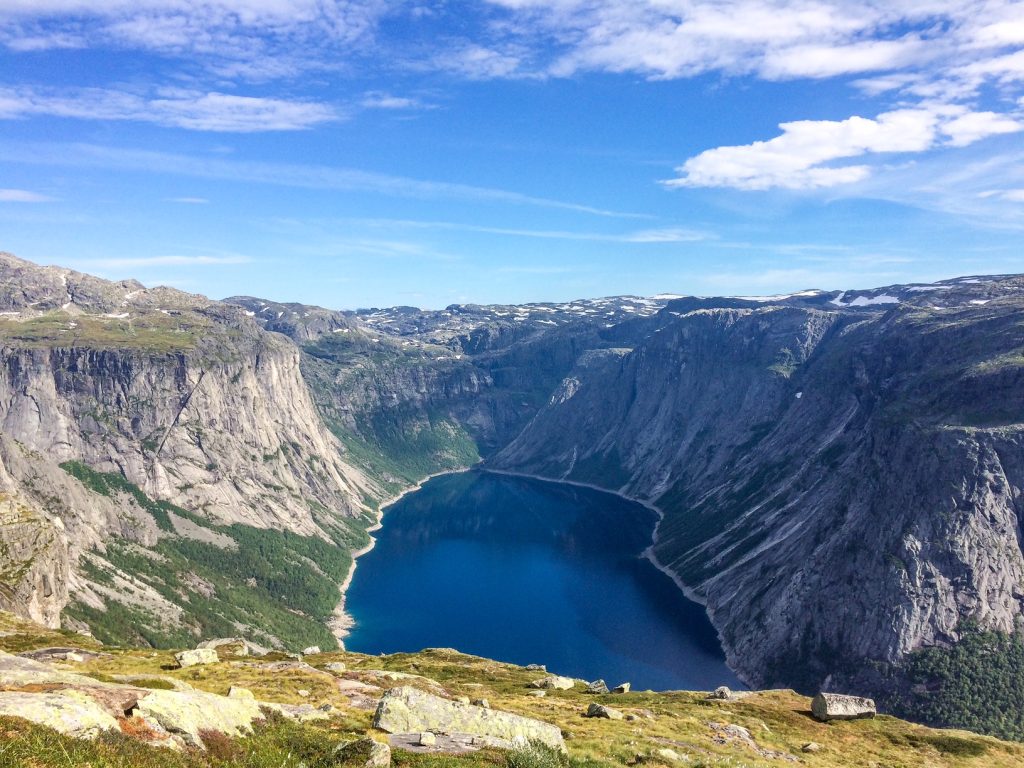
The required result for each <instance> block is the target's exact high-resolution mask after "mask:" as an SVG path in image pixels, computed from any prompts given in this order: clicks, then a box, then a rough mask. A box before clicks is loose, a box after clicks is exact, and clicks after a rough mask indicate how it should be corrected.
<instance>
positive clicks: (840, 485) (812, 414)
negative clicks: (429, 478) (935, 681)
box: [492, 279, 1024, 689]
mask: <svg viewBox="0 0 1024 768" xmlns="http://www.w3.org/2000/svg"><path fill="white" fill-rule="evenodd" d="M1021 286H1022V283H1021V281H1020V280H1019V279H1005V280H1001V281H1000V280H995V281H991V282H989V281H980V280H974V281H973V282H969V283H961V284H957V283H953V284H950V285H946V286H938V287H936V288H935V289H934V290H928V289H927V288H922V287H917V289H916V290H904V291H902V292H900V291H897V290H896V289H889V292H888V293H884V292H878V295H881V296H884V297H885V300H884V301H882V302H879V301H877V296H867V297H865V298H864V301H861V302H858V303H856V304H851V303H850V302H851V301H856V297H855V298H853V299H850V298H848V297H844V296H838V297H837V296H835V295H831V297H829V296H826V299H827V301H823V300H822V299H821V297H815V300H813V301H809V300H807V299H788V297H787V298H786V299H783V300H776V301H762V302H757V303H755V302H747V305H746V306H743V307H736V306H735V304H736V302H728V305H727V306H726V307H716V306H714V302H706V301H705V302H700V303H699V306H695V304H694V302H689V301H680V302H676V303H675V304H670V305H669V306H668V307H667V308H666V310H665V311H664V312H663V313H662V318H661V321H662V322H661V324H660V325H659V327H658V328H656V329H654V332H653V333H649V334H646V335H644V336H643V337H642V338H638V339H637V342H636V344H635V346H634V347H633V348H632V349H631V350H630V351H628V352H624V353H622V354H621V355H618V356H607V355H606V356H604V357H602V358H599V359H594V358H591V359H590V360H588V361H581V364H580V365H579V366H578V367H577V369H576V370H575V371H574V372H573V373H572V374H571V375H570V376H569V377H567V379H566V380H565V382H564V383H563V385H562V387H561V388H560V390H559V391H558V392H556V394H555V395H554V396H553V397H552V399H551V401H550V403H549V404H548V405H547V406H546V407H545V408H544V409H543V410H542V411H541V412H540V413H538V415H537V416H536V417H535V418H534V419H533V421H532V422H531V423H530V425H529V426H528V427H527V428H526V429H525V430H524V431H523V433H522V434H521V435H519V436H518V437H517V438H516V439H515V440H514V441H513V442H512V443H511V444H510V445H509V446H508V447H507V448H506V449H504V450H503V451H502V452H501V453H499V454H498V455H497V456H496V457H495V458H494V459H493V462H492V463H493V464H494V465H495V466H499V467H502V468H506V469H513V470H516V471H522V472H528V473H535V474H540V475H544V476H548V477H556V478H566V479H572V480H578V481H584V482H590V483H595V484H598V485H602V486H604V487H608V488H610V489H614V490H618V491H621V492H623V493H626V494H628V495H631V496H635V497H638V498H642V499H645V500H648V501H650V502H653V503H655V504H657V505H658V506H659V507H660V508H661V509H662V510H663V513H664V518H663V520H662V521H661V523H660V525H659V527H658V532H657V541H656V543H655V545H654V547H653V553H654V555H655V556H656V557H657V559H658V561H659V562H660V563H662V564H663V566H664V567H666V568H667V569H668V570H669V571H670V572H671V573H672V574H673V575H674V576H675V577H676V578H677V579H678V580H679V582H680V583H681V584H682V585H683V586H685V588H686V589H687V590H688V591H689V592H690V593H691V594H693V595H694V596H696V597H697V598H698V599H700V600H701V601H702V602H704V603H705V604H706V606H707V609H708V613H709V615H710V616H711V618H712V621H713V622H714V624H715V626H716V627H717V628H718V630H719V632H720V635H721V638H722V641H723V645H724V647H725V649H726V652H727V655H728V659H729V662H730V665H731V666H732V667H733V668H734V669H735V670H737V672H739V673H740V674H741V675H742V676H743V677H744V678H745V679H746V680H747V681H749V682H750V683H752V684H754V685H774V684H782V683H784V684H788V685H798V686H801V687H803V688H805V689H811V688H816V687H818V686H826V687H827V686H829V685H864V686H868V687H870V686H872V685H879V684H880V681H879V680H878V679H877V677H873V675H875V673H876V672H877V671H878V670H879V669H880V666H879V665H881V668H882V669H884V668H885V667H886V665H891V664H893V663H895V662H898V661H899V660H900V659H901V658H903V656H904V655H905V654H906V653H907V652H909V651H911V650H913V649H916V648H919V647H921V646H925V645H934V644H944V643H945V644H948V643H953V642H956V641H957V639H958V638H959V632H960V627H961V625H962V623H963V622H964V621H965V620H972V621H975V622H977V623H979V624H980V625H981V626H983V627H987V628H992V629H996V630H1000V631H1003V632H1010V631H1013V630H1014V629H1015V628H1016V627H1017V625H1018V623H1019V622H1020V621H1021V618H1022V610H1021V608H1022V603H1021V600H1022V599H1024V558H1022V554H1021V542H1020V535H1021V528H1020V520H1019V515H1020V512H1021V502H1022V499H1021V488H1022V487H1024V472H1022V468H1024V427H1022V426H1021V423H1020V420H1021V414H1022V413H1024V356H1022V353H1024V348H1022V343H1024V342H1022V340H1024V300H1022V298H1021ZM895 294H899V295H898V296H897V295H895ZM787 299H788V300H787ZM871 299H876V300H875V301H871ZM729 305H731V306H729ZM869 678H870V679H869Z"/></svg>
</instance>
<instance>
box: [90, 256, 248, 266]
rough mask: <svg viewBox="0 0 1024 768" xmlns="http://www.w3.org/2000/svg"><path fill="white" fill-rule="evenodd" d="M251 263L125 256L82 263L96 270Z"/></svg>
mask: <svg viewBox="0 0 1024 768" xmlns="http://www.w3.org/2000/svg"><path fill="white" fill-rule="evenodd" d="M251 261H252V259H250V258H249V257H248V256H241V255H237V254H235V255H226V256H180V255H167V256H126V257H115V258H109V259H87V260H84V261H83V262H82V263H83V264H87V265H88V266H90V267H95V268H98V269H121V268H126V267H127V268H135V269H144V268H146V267H206V266H224V265H229V264H248V263H250V262H251Z"/></svg>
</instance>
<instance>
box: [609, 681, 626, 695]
mask: <svg viewBox="0 0 1024 768" xmlns="http://www.w3.org/2000/svg"><path fill="white" fill-rule="evenodd" d="M629 688H630V685H629V683H619V684H618V685H616V686H615V687H614V688H612V693H629Z"/></svg>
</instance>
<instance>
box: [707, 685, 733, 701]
mask: <svg viewBox="0 0 1024 768" xmlns="http://www.w3.org/2000/svg"><path fill="white" fill-rule="evenodd" d="M708 698H709V699H720V700H722V701H728V700H729V699H730V698H732V691H730V690H729V687H728V686H726V685H720V686H718V687H717V688H715V690H714V691H712V692H711V693H709V694H708Z"/></svg>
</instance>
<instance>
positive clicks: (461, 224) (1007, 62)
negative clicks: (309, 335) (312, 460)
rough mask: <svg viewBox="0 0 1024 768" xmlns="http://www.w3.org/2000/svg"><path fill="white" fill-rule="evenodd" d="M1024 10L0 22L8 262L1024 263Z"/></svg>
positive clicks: (384, 11)
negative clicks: (16, 258)
mask: <svg viewBox="0 0 1024 768" xmlns="http://www.w3.org/2000/svg"><path fill="white" fill-rule="evenodd" d="M1022 131H1024V2H1014V1H1012V0H985V1H977V2H975V1H972V0H964V1H961V2H949V1H947V0H913V1H910V0H892V1H890V2H861V3H847V2H838V1H829V0H800V1H799V2H787V1H783V0H778V1H773V0H718V1H716V2H712V1H710V0H543V2H542V1H541V0H488V1H484V0H481V1H480V2H434V3H417V2H400V1H396V2H380V1H379V0H351V1H348V0H290V1H287V2H286V0H204V1H193V0H132V1H131V2H129V1H128V0H0V250H7V251H10V252H12V253H15V254H16V255H19V256H22V257H24V258H27V259H31V260H34V261H39V262H44V263H57V264H62V265H66V266H70V267H74V268H76V269H81V270H83V271H89V272H92V273H96V274H100V275H103V276H105V277H112V278H120V277H136V278H138V279H140V280H142V281H143V282H145V283H147V284H158V283H163V284H170V285H175V286H177V287H180V288H182V289H185V290H190V291H196V292H201V293H205V294H207V295H210V296H212V297H218V298H219V297H223V296H227V295H230V294H234V293H246V294H253V295H259V296H263V297H267V298H274V299H279V300H294V301H303V302H309V303H317V304H322V305H325V306H330V307H338V308H355V307H366V306H384V305H391V304H413V305H418V306H426V307H440V306H444V305H447V304H449V303H453V302H470V301H475V302H481V303H484V302H524V301H543V300H564V299H570V298H576V297H584V296H601V295H611V294H618V293H634V294H643V295H651V294H656V293H661V292H675V293H696V294H741V295H743V294H765V293H777V292H785V291H794V290H799V289H803V288H810V287H819V288H826V289H828V288H851V287H870V286H876V285H885V284H890V283H895V282H913V281H925V280H933V279H939V278H944V277H952V276H956V275H962V274H976V273H994V272H1024V248H1022V243H1024V132H1022Z"/></svg>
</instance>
